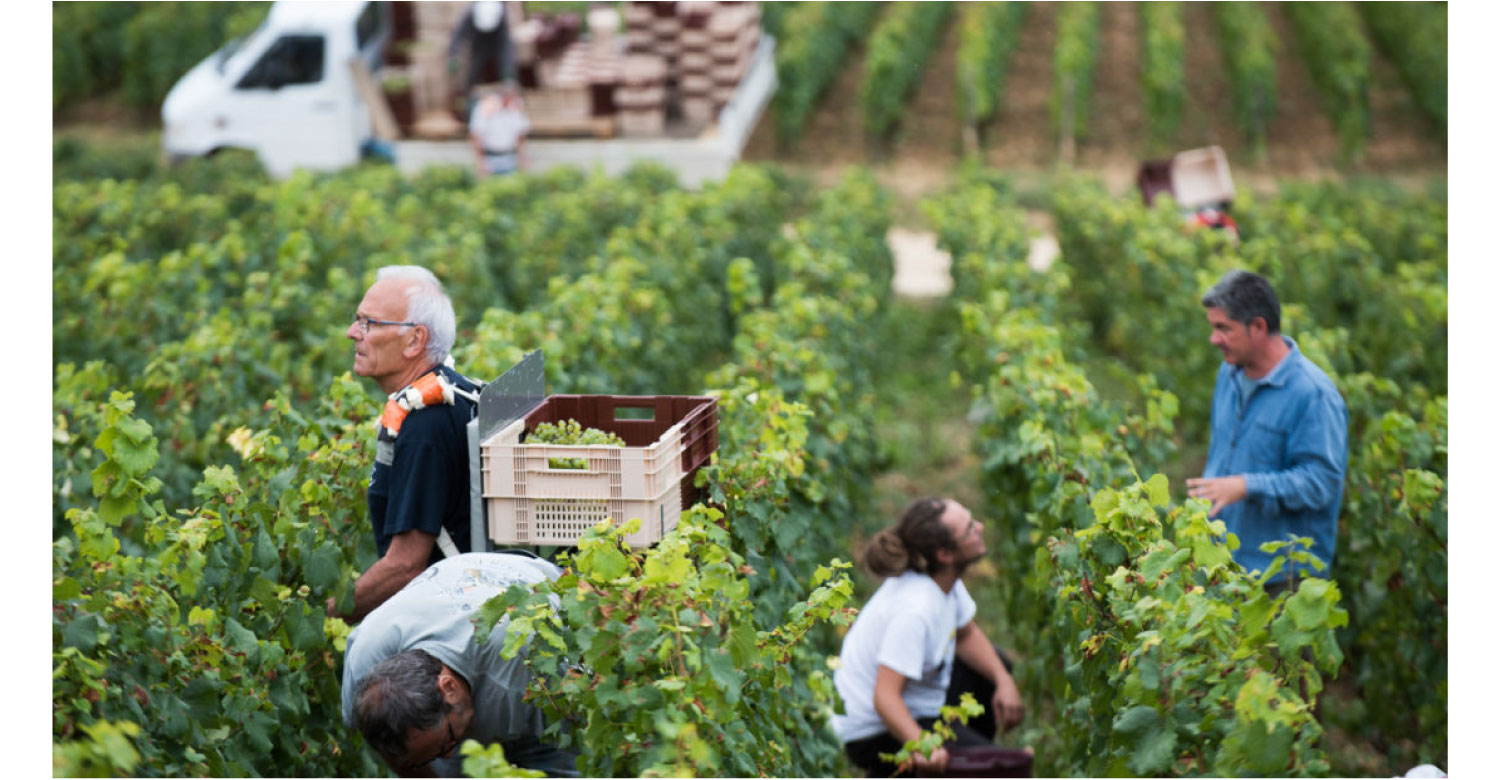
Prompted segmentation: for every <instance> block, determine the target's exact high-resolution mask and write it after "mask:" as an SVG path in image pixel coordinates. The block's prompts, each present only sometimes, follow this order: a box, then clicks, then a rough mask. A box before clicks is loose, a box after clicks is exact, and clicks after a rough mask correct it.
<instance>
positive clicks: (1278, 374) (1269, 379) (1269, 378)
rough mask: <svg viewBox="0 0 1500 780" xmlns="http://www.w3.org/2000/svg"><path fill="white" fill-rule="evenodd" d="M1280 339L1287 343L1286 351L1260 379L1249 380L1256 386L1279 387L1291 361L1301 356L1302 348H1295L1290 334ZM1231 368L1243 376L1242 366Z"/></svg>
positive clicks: (1282, 383)
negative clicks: (1279, 360) (1274, 365)
mask: <svg viewBox="0 0 1500 780" xmlns="http://www.w3.org/2000/svg"><path fill="white" fill-rule="evenodd" d="M1281 340H1282V341H1283V342H1284V343H1285V344H1286V345H1287V349H1288V351H1287V353H1286V354H1285V355H1283V356H1282V358H1281V362H1279V363H1277V364H1276V367H1275V368H1273V369H1271V371H1270V372H1269V373H1267V374H1266V375H1265V376H1263V377H1261V378H1260V379H1252V380H1250V381H1251V382H1253V383H1254V384H1255V385H1256V386H1260V385H1270V386H1272V387H1281V386H1282V385H1284V384H1286V378H1287V374H1288V373H1289V372H1290V371H1291V370H1292V363H1293V362H1294V361H1295V360H1296V359H1298V358H1300V357H1301V355H1302V350H1299V349H1297V342H1295V341H1293V340H1292V338H1291V336H1286V335H1283V336H1282V337H1281ZM1233 369H1234V372H1235V374H1236V375H1238V376H1239V377H1240V378H1241V379H1243V378H1244V376H1245V369H1244V367H1243V366H1233Z"/></svg>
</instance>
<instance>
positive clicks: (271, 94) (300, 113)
mask: <svg viewBox="0 0 1500 780" xmlns="http://www.w3.org/2000/svg"><path fill="white" fill-rule="evenodd" d="M390 35H391V10H390V4H389V3H385V2H296V3H288V2H279V3H274V4H272V6H271V11H270V13H269V15H268V16H267V17H266V20H265V22H263V23H262V24H261V25H260V27H258V28H257V29H256V30H255V32H252V33H250V34H249V35H248V36H246V37H244V38H243V39H239V40H235V41H232V42H230V43H229V44H227V45H226V46H224V47H223V48H221V49H220V50H218V51H217V52H215V53H214V54H212V55H210V56H209V57H208V59H206V60H204V61H203V62H200V63H198V65H197V66H196V67H194V68H193V69H192V70H191V71H189V72H188V74H187V75H186V76H184V77H183V78H182V79H181V80H179V81H178V82H177V84H176V85H174V86H173V87H172V90H171V92H169V93H167V99H166V102H165V103H163V104H162V124H163V126H164V129H163V132H162V147H163V150H164V151H165V152H166V154H167V155H168V156H169V157H172V158H182V157H195V156H201V155H207V154H212V153H214V152H217V151H219V150H220V149H248V150H251V151H253V152H255V153H256V155H257V156H258V157H259V158H260V160H261V163H262V164H263V165H265V167H266V170H267V171H268V172H269V173H270V174H271V175H272V176H276V177H278V178H280V177H284V176H287V175H290V174H291V172H292V171H293V170H294V169H295V168H299V167H300V168H309V169H312V170H319V171H326V170H334V169H337V168H342V167H344V166H347V165H351V164H353V163H355V162H357V161H358V159H359V156H360V150H361V147H362V146H363V144H364V143H365V142H366V141H367V140H369V139H370V137H371V125H370V114H369V111H368V109H367V108H366V106H365V104H364V102H363V101H362V100H360V98H359V91H358V89H356V87H355V84H354V77H353V74H352V72H351V69H350V67H349V64H350V62H351V61H352V60H353V58H355V57H358V58H359V59H362V60H364V62H365V64H366V65H367V66H368V67H369V69H370V70H371V71H375V70H377V69H378V68H379V66H380V63H381V60H382V57H383V54H384V51H385V45H386V42H387V41H388V40H389V39H390Z"/></svg>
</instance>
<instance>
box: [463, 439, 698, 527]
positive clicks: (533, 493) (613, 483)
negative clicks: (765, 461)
mask: <svg viewBox="0 0 1500 780" xmlns="http://www.w3.org/2000/svg"><path fill="white" fill-rule="evenodd" d="M524 429H525V421H524V420H517V421H515V422H513V423H511V424H510V425H509V426H507V427H506V428H505V429H504V430H502V431H500V432H499V433H497V434H495V436H494V437H493V438H491V439H490V440H489V442H486V443H485V445H484V447H483V451H484V455H483V459H482V462H483V475H484V477H483V478H484V493H483V495H484V498H485V501H486V502H487V503H488V505H489V518H490V538H491V539H492V540H494V541H495V542H496V543H498V544H526V545H538V544H540V545H571V544H574V543H576V542H577V541H578V538H579V537H580V536H582V535H583V533H584V532H585V531H587V530H588V529H589V528H592V527H593V526H594V525H596V524H597V523H599V522H600V521H601V520H604V519H605V518H607V517H608V518H613V519H614V520H615V522H616V523H623V522H625V521H626V520H628V519H631V518H637V517H638V518H640V519H641V529H640V531H638V532H636V533H635V534H632V535H630V536H629V537H627V539H626V541H627V542H628V543H629V544H630V545H631V546H632V547H645V546H648V545H651V544H654V543H655V542H657V541H660V540H661V537H662V536H663V535H664V534H666V532H667V531H670V530H672V529H673V528H675V527H676V526H677V518H678V516H679V515H681V513H682V492H681V483H682V473H683V472H682V426H681V425H676V426H673V427H672V428H670V429H668V430H667V432H666V433H664V434H662V436H661V438H660V439H658V440H657V442H656V443H655V444H653V445H651V446H649V447H601V446H597V445H561V444H521V443H520V440H521V434H522V433H523V432H524ZM553 458H583V459H584V460H585V461H586V462H587V464H588V467H587V468H584V469H555V468H552V467H551V466H550V465H548V461H549V460H550V459H553Z"/></svg>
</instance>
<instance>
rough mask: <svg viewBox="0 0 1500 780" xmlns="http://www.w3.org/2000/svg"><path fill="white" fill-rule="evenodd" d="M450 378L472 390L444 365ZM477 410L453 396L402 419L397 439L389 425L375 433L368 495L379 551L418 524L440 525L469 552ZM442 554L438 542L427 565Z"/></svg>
mask: <svg viewBox="0 0 1500 780" xmlns="http://www.w3.org/2000/svg"><path fill="white" fill-rule="evenodd" d="M436 370H439V371H442V372H443V375H444V376H445V377H447V379H448V380H449V381H450V382H453V383H454V384H455V385H456V386H458V387H460V388H462V389H464V390H467V391H469V392H476V388H475V387H474V385H473V384H471V383H469V382H468V381H467V380H465V379H464V378H463V377H462V376H459V375H458V374H457V373H455V372H453V371H452V370H450V369H448V368H447V367H445V366H439V367H438V368H437V369H436ZM473 415H474V404H473V403H472V402H470V401H469V400H468V399H466V398H462V397H457V396H455V398H454V403H453V404H451V405H450V404H441V405H435V406H428V407H425V408H422V409H417V410H415V411H412V412H410V413H408V414H407V415H406V419H405V420H403V421H402V422H401V432H400V433H399V434H398V435H397V436H396V437H395V440H394V442H393V441H392V440H391V438H390V436H389V434H388V433H387V432H386V430H385V429H384V428H381V429H380V433H379V434H378V435H377V437H376V444H375V453H376V454H375V468H374V469H373V470H372V471H371V472H370V487H369V491H368V493H367V494H366V500H367V501H368V503H369V508H370V525H371V526H372V528H373V530H374V531H375V551H376V552H377V553H378V554H379V555H380V556H381V557H384V556H385V551H386V550H387V549H388V548H389V547H390V546H391V537H393V536H395V535H396V534H399V533H403V532H405V531H410V530H412V529H417V530H421V531H426V532H427V533H430V534H432V535H434V536H436V535H437V533H438V530H439V529H440V528H447V529H448V535H449V536H451V537H453V543H454V544H455V545H457V546H458V549H459V552H469V551H470V550H471V549H472V548H471V547H470V545H469V536H470V533H469V442H468V437H467V435H466V434H465V432H464V426H466V425H468V423H469V420H470V418H472V417H473ZM442 559H443V551H442V550H440V549H438V546H437V545H436V544H434V545H433V546H432V555H431V556H430V557H429V558H428V561H427V562H428V565H431V564H434V563H437V562H438V561H440V560H442Z"/></svg>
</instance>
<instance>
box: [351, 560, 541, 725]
mask: <svg viewBox="0 0 1500 780" xmlns="http://www.w3.org/2000/svg"><path fill="white" fill-rule="evenodd" d="M560 574H561V572H560V571H559V570H558V568H557V567H556V566H554V565H553V564H551V563H549V562H548V561H544V560H541V559H537V558H530V557H525V556H521V555H513V554H508V553H467V554H464V555H456V556H453V557H452V558H447V559H445V560H442V561H439V562H438V563H435V564H433V565H431V566H429V567H427V570H426V571H424V572H422V573H421V574H419V575H417V578H416V579H414V580H412V581H411V582H410V583H408V584H407V585H406V587H404V588H402V589H401V591H400V592H398V593H397V594H396V595H394V596H392V597H391V598H390V599H389V600H387V601H386V602H385V603H384V604H381V605H380V606H379V607H376V608H375V610H374V611H372V612H371V613H370V614H369V615H368V616H366V617H365V619H364V622H363V623H361V624H360V625H359V626H358V627H357V628H355V629H354V630H353V631H352V632H350V634H349V639H348V644H347V646H346V648H345V650H344V679H343V683H342V686H341V687H342V690H343V699H344V722H345V723H346V724H347V725H349V726H350V727H351V728H353V726H354V695H355V692H356V691H357V690H359V681H360V680H361V679H363V678H364V676H365V675H366V674H367V673H369V671H370V670H371V669H373V668H374V667H375V665H376V664H378V663H380V662H381V661H383V660H385V659H386V658H388V657H390V656H391V655H394V654H396V653H399V652H404V651H406V650H424V651H426V652H428V653H430V654H432V656H433V657H435V658H437V659H438V660H439V661H442V662H443V663H444V664H447V665H448V668H450V669H452V670H453V671H454V672H457V673H458V674H459V675H460V676H462V677H463V678H464V679H465V680H467V681H468V683H469V687H470V692H471V694H472V695H473V698H474V722H473V725H472V726H471V727H470V729H469V732H468V734H466V735H465V737H466V738H468V739H474V740H478V741H479V742H481V743H484V744H489V743H492V742H503V741H506V740H511V739H515V738H517V737H521V736H536V735H540V734H541V733H542V727H543V723H542V716H541V713H540V712H538V711H537V710H536V708H534V707H532V706H531V705H529V704H526V703H525V702H523V701H521V697H522V696H523V695H524V694H525V693H526V683H527V680H528V679H529V675H528V673H527V671H526V667H525V665H524V664H523V662H522V658H521V656H520V655H517V656H516V657H515V658H512V659H510V660H505V659H502V658H501V657H500V648H501V647H502V646H503V644H504V642H505V627H506V622H505V621H501V622H499V623H497V624H496V625H495V629H494V630H493V631H492V632H491V633H490V636H489V640H488V641H487V642H485V643H484V644H483V645H481V644H479V642H478V641H476V637H475V636H474V624H473V623H472V622H470V621H471V620H472V619H473V617H474V616H475V615H476V614H478V612H479V608H480V606H482V605H483V604H484V602H486V601H488V600H489V599H490V598H491V597H492V596H495V595H496V594H498V593H500V592H501V591H504V590H505V589H506V588H507V587H509V586H510V585H512V584H515V583H520V582H529V583H538V582H541V581H543V580H546V579H556V578H557V577H558V576H559V575H560ZM523 652H524V651H523Z"/></svg>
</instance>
